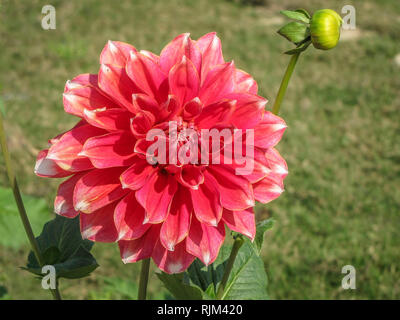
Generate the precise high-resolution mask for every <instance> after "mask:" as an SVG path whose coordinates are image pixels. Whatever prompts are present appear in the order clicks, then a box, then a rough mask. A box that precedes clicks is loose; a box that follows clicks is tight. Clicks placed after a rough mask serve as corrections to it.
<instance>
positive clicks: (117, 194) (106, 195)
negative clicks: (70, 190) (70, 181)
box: [73, 168, 128, 213]
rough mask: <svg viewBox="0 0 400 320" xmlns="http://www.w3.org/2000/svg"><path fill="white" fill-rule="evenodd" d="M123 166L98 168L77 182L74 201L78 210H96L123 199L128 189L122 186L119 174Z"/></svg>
mask: <svg viewBox="0 0 400 320" xmlns="http://www.w3.org/2000/svg"><path fill="white" fill-rule="evenodd" d="M122 170H123V168H122V169H121V168H109V169H96V170H92V171H90V172H88V173H86V174H85V175H84V176H82V177H81V178H80V179H79V180H78V181H77V183H76V185H75V188H74V195H73V203H74V208H75V210H76V211H81V212H84V213H91V212H94V211H96V210H98V209H100V208H102V207H104V206H107V205H108V204H110V203H112V202H114V201H117V200H118V199H121V198H122V197H123V196H124V195H125V194H126V193H127V192H128V191H127V190H124V189H122V188H121V184H120V181H119V176H120V175H121V173H122Z"/></svg>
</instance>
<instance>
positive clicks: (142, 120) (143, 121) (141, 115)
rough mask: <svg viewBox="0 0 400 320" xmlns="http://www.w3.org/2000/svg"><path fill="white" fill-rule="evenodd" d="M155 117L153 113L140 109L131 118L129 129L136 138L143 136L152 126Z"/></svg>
mask: <svg viewBox="0 0 400 320" xmlns="http://www.w3.org/2000/svg"><path fill="white" fill-rule="evenodd" d="M155 121H156V119H155V117H154V115H153V114H152V113H150V112H148V111H141V112H138V113H137V114H136V116H135V117H134V118H132V119H131V126H130V127H131V131H132V133H133V135H134V136H135V137H137V138H143V137H145V136H146V134H147V132H148V131H149V130H150V129H151V128H152V127H153V125H154V123H155Z"/></svg>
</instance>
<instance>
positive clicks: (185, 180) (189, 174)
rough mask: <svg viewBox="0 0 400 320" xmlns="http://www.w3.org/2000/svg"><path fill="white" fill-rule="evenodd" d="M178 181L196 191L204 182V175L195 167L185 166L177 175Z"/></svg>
mask: <svg viewBox="0 0 400 320" xmlns="http://www.w3.org/2000/svg"><path fill="white" fill-rule="evenodd" d="M179 181H180V182H181V183H182V184H183V185H184V186H186V187H188V188H190V189H193V190H197V189H199V185H200V184H202V183H203V182H204V175H203V173H202V171H201V169H200V168H199V167H197V166H193V165H186V166H184V167H183V168H182V170H181V171H180V174H179Z"/></svg>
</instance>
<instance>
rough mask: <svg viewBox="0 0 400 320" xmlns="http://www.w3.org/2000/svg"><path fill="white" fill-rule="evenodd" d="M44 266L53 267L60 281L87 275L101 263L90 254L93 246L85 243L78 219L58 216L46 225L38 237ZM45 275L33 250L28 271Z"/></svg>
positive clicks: (87, 241)
mask: <svg viewBox="0 0 400 320" xmlns="http://www.w3.org/2000/svg"><path fill="white" fill-rule="evenodd" d="M36 240H37V242H38V246H39V250H40V252H41V253H42V255H43V259H44V264H45V265H53V266H54V267H55V269H56V276H57V278H68V279H77V278H83V277H86V276H88V275H89V274H90V273H91V272H92V271H94V270H95V269H96V268H97V267H98V264H97V262H96V259H95V258H94V257H93V256H92V255H91V253H90V249H91V248H92V246H93V243H92V242H91V241H89V240H83V239H82V236H81V233H80V229H79V217H76V218H74V219H68V218H64V217H61V216H56V218H54V219H53V220H51V221H49V222H47V223H46V224H45V225H44V227H43V231H42V233H41V234H40V236H39V237H37V238H36ZM23 269H25V270H27V271H29V272H32V273H34V274H36V275H38V276H42V273H41V267H40V266H39V263H38V262H37V260H36V257H35V255H34V254H33V252H32V251H31V252H30V253H29V256H28V263H27V266H26V267H25V268H23Z"/></svg>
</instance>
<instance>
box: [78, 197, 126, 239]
mask: <svg viewBox="0 0 400 320" xmlns="http://www.w3.org/2000/svg"><path fill="white" fill-rule="evenodd" d="M115 205H116V204H115V203H111V204H109V205H108V206H106V207H103V208H101V209H99V210H96V211H94V212H92V213H90V214H86V213H82V214H80V216H79V220H80V225H81V234H82V238H83V239H88V240H91V241H96V242H115V241H117V239H118V232H117V229H116V227H115V225H114V219H113V212H114V209H115Z"/></svg>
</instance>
